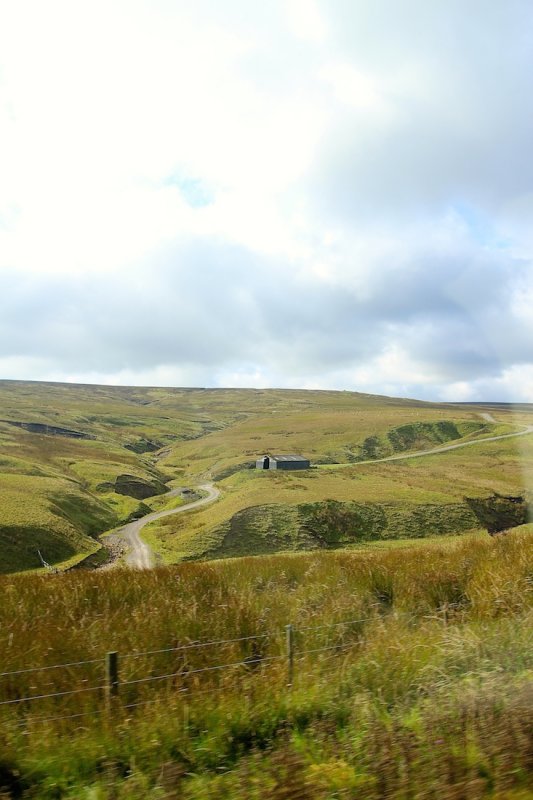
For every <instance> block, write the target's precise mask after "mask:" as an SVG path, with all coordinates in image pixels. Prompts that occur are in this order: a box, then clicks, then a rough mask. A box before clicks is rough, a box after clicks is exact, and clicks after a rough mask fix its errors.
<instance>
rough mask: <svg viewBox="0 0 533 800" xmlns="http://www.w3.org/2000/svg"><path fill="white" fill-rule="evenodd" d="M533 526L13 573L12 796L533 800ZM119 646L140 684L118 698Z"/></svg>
mask: <svg viewBox="0 0 533 800" xmlns="http://www.w3.org/2000/svg"><path fill="white" fill-rule="evenodd" d="M531 532H532V531H531V526H525V527H522V528H520V529H517V530H516V531H513V532H512V533H509V534H508V535H507V536H502V537H496V538H494V539H491V538H490V537H488V536H486V534H484V535H483V534H476V535H469V534H467V535H465V536H463V537H460V538H457V539H441V540H440V542H437V543H435V542H418V543H417V544H416V545H414V546H413V545H411V546H404V547H402V548H397V549H393V550H391V549H385V550H377V549H374V550H371V551H360V552H341V551H339V552H335V553H331V552H315V553H310V554H309V553H308V554H291V555H273V556H263V557H261V558H257V557H253V558H250V557H248V558H244V559H230V560H226V561H214V562H212V563H211V564H205V563H204V564H197V563H195V564H182V565H179V566H176V567H169V568H162V569H158V570H154V571H151V572H131V571H127V570H118V571H115V572H112V573H89V572H77V573H70V574H67V575H61V576H48V577H40V576H11V577H10V576H4V577H2V578H1V579H0V583H1V589H2V597H3V602H2V604H1V605H0V647H1V651H2V654H3V657H2V672H3V674H2V675H1V676H0V720H1V725H2V736H1V738H0V787H2V788H1V789H0V791H2V790H3V796H4V797H6V798H15V797H19V798H36V797H38V798H43V800H57V798H65V800H95V799H96V800H162V798H182V800H214V798H232V799H233V800H250V798H257V799H258V798H264V800H279V799H280V798H287V799H289V798H290V799H291V800H293V799H295V798H310V797H311V798H316V800H339V798H348V799H352V800H355V798H357V799H358V800H359V799H362V800H381V798H384V797H386V798H391V800H408V798H415V797H417V798H426V797H428V798H429V797H431V798H439V800H440V799H441V798H442V800H456V799H457V798H470V799H471V800H478V799H479V800H481V799H482V798H496V800H518V799H519V798H520V799H522V798H523V799H524V800H525V798H528V797H531V794H532V793H533V778H532V775H533V771H532V769H531V722H532V719H531V708H532V699H533V698H532V696H531V691H532V690H531V676H532V674H533V647H532V644H533V626H532V613H533V592H532V583H531V576H532V574H533V538H532V537H531ZM287 623H291V624H292V625H293V626H294V635H293V648H294V649H293V654H294V662H293V673H292V688H289V687H288V686H287V682H288V679H289V672H288V660H287V649H286V647H287V646H286V633H285V626H286V625H287ZM228 640H231V641H228ZM209 642H211V643H213V644H209V645H208V643H209ZM107 651H118V653H119V672H120V681H121V687H120V692H119V695H118V696H117V697H116V698H114V699H113V701H112V702H111V704H107V705H106V701H105V695H104V690H103V689H101V688H98V687H101V686H103V684H104V683H105V681H104V655H105V653H106V652H107ZM84 661H87V662H88V663H86V664H80V663H79V662H84ZM58 663H60V664H67V665H70V666H67V667H64V668H62V669H48V670H44V671H36V672H32V671H29V672H28V671H26V670H28V669H29V668H33V667H43V666H48V667H51V666H53V665H55V664H58ZM219 665H220V667H223V668H219ZM214 666H216V667H217V668H216V669H213V667H214ZM20 670H24V671H22V672H20ZM165 676H167V677H165ZM71 692H73V694H71ZM43 695H46V696H43ZM50 695H57V696H53V697H51V696H50ZM37 696H40V699H37V700H33V701H30V700H24V699H23V698H26V697H37Z"/></svg>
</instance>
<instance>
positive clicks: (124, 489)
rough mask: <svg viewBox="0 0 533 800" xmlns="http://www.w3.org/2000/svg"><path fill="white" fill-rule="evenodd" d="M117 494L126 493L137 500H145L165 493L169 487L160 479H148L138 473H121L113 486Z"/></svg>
mask: <svg viewBox="0 0 533 800" xmlns="http://www.w3.org/2000/svg"><path fill="white" fill-rule="evenodd" d="M113 489H114V491H115V492H116V493H117V494H125V495H127V496H128V497H134V498H135V499H136V500H145V499H146V498H147V497H153V496H154V495H156V494H164V493H165V492H166V491H167V487H166V486H165V484H164V483H161V482H160V481H155V480H154V481H147V480H145V479H144V478H139V477H138V476H137V475H119V476H118V477H117V479H116V481H115V485H114V487H113Z"/></svg>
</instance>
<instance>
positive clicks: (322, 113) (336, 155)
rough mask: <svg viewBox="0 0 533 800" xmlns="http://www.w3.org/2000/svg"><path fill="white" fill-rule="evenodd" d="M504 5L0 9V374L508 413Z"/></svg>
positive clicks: (520, 7) (529, 343)
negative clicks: (491, 403)
mask: <svg viewBox="0 0 533 800" xmlns="http://www.w3.org/2000/svg"><path fill="white" fill-rule="evenodd" d="M532 74H533V5H532V4H531V2H530V1H529V0H468V2H465V0H442V2H441V0H434V1H432V2H428V0H372V2H368V0H268V2H258V1H257V2H256V1H255V0H194V2H191V1H190V0H186V1H185V0H124V2H122V0H104V1H103V2H101V0H66V2H61V0H47V2H46V3H44V2H42V0H0V378H12V379H27V380H58V381H72V382H82V383H105V384H121V385H157V386H215V387H216V386H235V387H251V386H254V387H274V386H275V387H289V388H313V389H314V388H318V389H350V390H356V391H362V392H371V393H378V394H388V395H395V396H402V397H407V396H409V397H418V398H421V399H428V400H450V401H467V400H471V401H474V400H510V401H532V400H533V314H532V313H531V311H532V308H533V269H532V264H533V225H532V224H531V222H532V220H533V158H532V157H531V147H532V142H533V92H532V91H531V75H532Z"/></svg>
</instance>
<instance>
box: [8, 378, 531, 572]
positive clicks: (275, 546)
mask: <svg viewBox="0 0 533 800" xmlns="http://www.w3.org/2000/svg"><path fill="white" fill-rule="evenodd" d="M532 422H533V408H532V407H529V406H527V405H525V406H520V407H514V408H511V407H508V406H505V405H497V404H492V405H491V404H489V405H479V406H476V405H454V404H432V403H422V402H419V401H416V400H407V399H397V398H387V397H379V396H372V395H364V394H359V393H355V392H332V391H331V392H329V391H294V390H293V391H291V390H254V389H247V390H246V389H160V388H129V387H105V386H76V385H69V384H51V383H48V384H44V383H32V382H17V381H2V382H0V508H1V509H2V513H1V516H0V552H1V559H0V572H4V573H9V572H14V571H20V570H26V571H27V570H33V569H42V561H41V558H42V559H44V560H45V561H46V562H47V563H48V564H50V565H53V566H56V567H58V568H60V569H66V568H69V567H72V566H73V565H75V564H76V563H78V562H80V561H83V560H84V559H85V558H86V557H87V556H89V555H91V554H94V555H93V562H94V561H97V560H98V558H99V557H100V555H102V557H104V553H103V551H102V541H104V542H105V541H106V540H105V538H104V539H103V540H102V539H101V538H100V536H101V534H104V533H106V532H109V531H112V530H114V529H116V528H117V527H118V526H120V525H121V524H123V523H125V522H126V521H129V520H132V519H136V518H139V517H141V516H143V515H145V514H147V513H149V512H150V511H152V510H154V509H157V510H160V509H166V508H172V507H173V505H174V506H175V505H176V504H177V503H178V502H181V501H180V500H179V498H178V499H176V498H175V497H169V498H168V500H167V498H165V494H168V492H169V490H171V489H175V488H176V487H180V486H182V487H189V488H192V490H194V489H195V487H197V486H198V485H199V484H201V483H202V482H205V481H214V482H215V483H216V486H217V488H218V489H219V490H220V492H221V495H220V499H219V500H218V502H217V503H216V504H212V505H210V506H208V507H206V508H204V509H199V510H197V511H195V512H193V513H191V514H180V515H179V516H168V517H166V518H165V519H162V520H159V521H157V522H155V523H153V524H151V525H150V526H148V527H146V528H145V529H144V532H143V535H144V537H145V539H146V541H147V542H149V544H150V545H151V546H152V548H153V550H154V552H155V557H156V559H157V561H158V563H164V564H169V563H176V562H179V561H182V560H190V559H197V558H202V559H205V558H220V557H226V556H241V555H253V554H259V553H268V552H279V551H287V550H290V551H292V550H309V549H311V550H312V549H316V548H326V549H327V548H338V547H344V548H345V547H354V546H355V547H360V546H363V545H367V544H368V543H372V542H375V543H381V544H384V543H385V544H386V543H390V542H392V541H397V540H401V539H405V538H422V537H427V536H435V535H443V534H444V535H448V534H454V533H457V534H459V533H464V532H465V531H470V530H474V529H487V528H488V529H489V530H490V531H491V532H494V531H495V530H498V529H505V528H508V527H511V526H512V525H515V524H518V523H524V522H526V521H527V497H526V495H527V491H528V485H527V475H528V474H531V473H530V469H531V461H532V457H533V436H523V437H516V438H503V439H498V440H496V441H491V439H493V438H494V437H497V436H506V435H508V434H512V433H516V432H519V431H522V430H524V428H525V427H526V426H528V425H530V424H531V423H532ZM472 441H476V442H477V444H475V446H472V447H464V448H459V449H456V450H448V451H445V452H441V453H436V454H434V455H429V456H428V455H425V456H420V457H418V458H409V459H405V458H403V457H404V456H408V455H416V453H417V452H422V451H427V450H431V449H435V448H439V447H442V446H448V445H456V444H465V443H468V442H472ZM265 452H274V453H275V452H296V453H303V454H304V455H306V456H307V457H308V458H310V459H311V463H312V467H313V468H312V469H311V470H308V471H305V472H299V473H273V472H265V473H262V472H259V471H256V470H255V469H253V466H254V462H255V459H256V458H257V457H258V456H260V455H262V454H263V453H265ZM391 456H392V457H398V456H400V457H402V460H392V461H383V460H382V459H386V458H388V457H391ZM506 498H513V500H512V501H508V500H506ZM99 554H100V555H99Z"/></svg>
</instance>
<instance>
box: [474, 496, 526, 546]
mask: <svg viewBox="0 0 533 800" xmlns="http://www.w3.org/2000/svg"><path fill="white" fill-rule="evenodd" d="M465 500H466V502H467V503H468V505H469V506H470V508H471V509H472V511H473V512H474V514H475V515H476V517H477V519H478V521H479V524H480V525H481V527H483V528H486V529H487V531H488V532H489V533H490V534H491V536H492V535H494V534H495V533H500V531H505V530H507V529H508V528H515V527H516V526H517V525H524V524H525V523H526V522H528V517H529V508H528V503H527V500H526V498H525V497H522V496H521V495H518V496H505V495H501V494H494V495H492V497H465Z"/></svg>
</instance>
